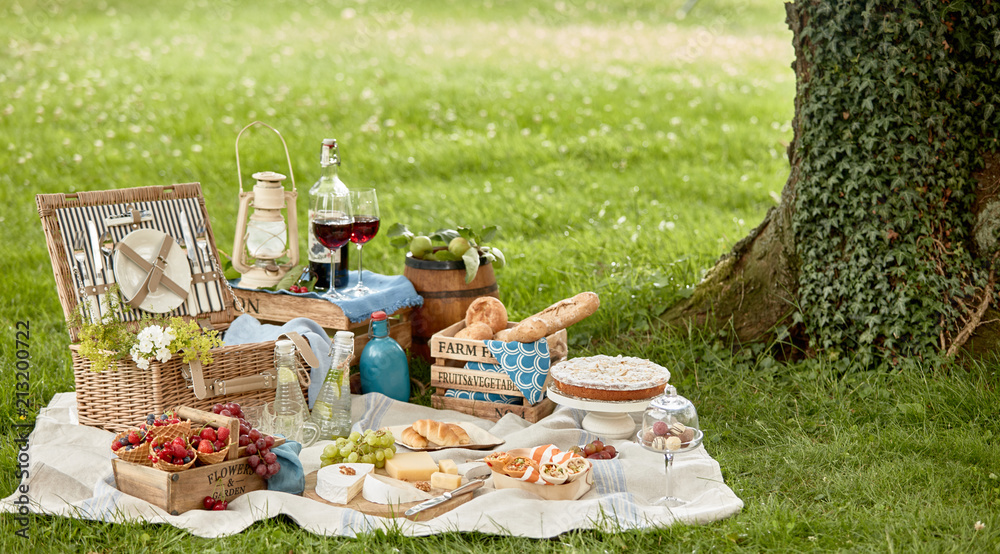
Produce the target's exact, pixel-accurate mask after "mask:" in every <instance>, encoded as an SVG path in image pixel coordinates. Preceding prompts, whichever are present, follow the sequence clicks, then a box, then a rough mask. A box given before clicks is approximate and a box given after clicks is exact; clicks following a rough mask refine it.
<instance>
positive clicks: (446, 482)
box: [431, 471, 462, 490]
mask: <svg viewBox="0 0 1000 554" xmlns="http://www.w3.org/2000/svg"><path fill="white" fill-rule="evenodd" d="M461 485H462V476H461V475H457V474H452V473H441V472H440V471H436V472H434V473H432V474H431V488H432V489H447V490H452V489H457V488H458V487H460V486H461Z"/></svg>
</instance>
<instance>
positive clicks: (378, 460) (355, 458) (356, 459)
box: [320, 429, 396, 468]
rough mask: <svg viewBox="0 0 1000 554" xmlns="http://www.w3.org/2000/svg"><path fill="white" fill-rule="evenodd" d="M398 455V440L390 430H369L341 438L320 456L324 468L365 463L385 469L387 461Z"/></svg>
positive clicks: (328, 446) (327, 447)
mask: <svg viewBox="0 0 1000 554" xmlns="http://www.w3.org/2000/svg"><path fill="white" fill-rule="evenodd" d="M395 455H396V439H395V437H393V436H392V433H391V432H389V430H388V429H378V430H374V429H368V430H367V431H365V432H364V434H361V433H359V432H357V431H354V432H353V433H351V434H350V436H348V437H347V438H344V437H340V438H338V439H337V440H336V441H334V443H333V444H328V445H327V446H326V448H324V449H323V454H322V455H320V462H321V466H322V467H326V466H328V465H331V464H342V463H345V462H346V463H351V464H353V463H363V464H374V465H375V467H378V468H381V467H385V461H386V460H391V459H392V457H393V456H395Z"/></svg>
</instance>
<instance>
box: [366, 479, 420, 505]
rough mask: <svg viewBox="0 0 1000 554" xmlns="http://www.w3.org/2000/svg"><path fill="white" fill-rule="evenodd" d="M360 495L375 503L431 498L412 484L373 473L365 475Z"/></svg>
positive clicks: (401, 502)
mask: <svg viewBox="0 0 1000 554" xmlns="http://www.w3.org/2000/svg"><path fill="white" fill-rule="evenodd" d="M361 495H362V496H363V497H364V499H365V500H367V501H369V502H374V503H375V504H405V503H407V502H419V501H422V500H429V499H431V498H433V496H431V495H430V494H427V493H426V492H424V491H422V490H419V489H418V488H416V487H414V486H413V485H410V484H408V483H404V482H402V481H400V480H398V479H393V478H391V477H383V476H381V475H376V474H375V473H369V474H368V475H366V476H365V484H364V486H363V487H362V488H361Z"/></svg>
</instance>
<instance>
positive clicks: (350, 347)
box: [312, 331, 354, 440]
mask: <svg viewBox="0 0 1000 554" xmlns="http://www.w3.org/2000/svg"><path fill="white" fill-rule="evenodd" d="M330 358H331V362H330V370H329V371H327V372H326V379H324V380H323V386H322V387H320V389H319V394H317V395H316V402H314V403H313V410H312V422H313V423H314V424H316V426H317V427H319V439H320V440H328V439H332V438H337V437H347V436H348V435H350V434H351V379H350V376H351V359H353V358H354V333H352V332H350V331H337V334H336V335H334V337H333V344H332V345H331V351H330Z"/></svg>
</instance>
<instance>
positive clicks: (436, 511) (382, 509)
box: [302, 469, 474, 521]
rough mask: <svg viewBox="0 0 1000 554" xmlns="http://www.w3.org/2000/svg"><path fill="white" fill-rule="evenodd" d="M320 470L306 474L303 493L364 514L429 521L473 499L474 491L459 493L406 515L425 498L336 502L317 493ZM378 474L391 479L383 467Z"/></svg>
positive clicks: (438, 492) (359, 498)
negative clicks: (389, 502)
mask: <svg viewBox="0 0 1000 554" xmlns="http://www.w3.org/2000/svg"><path fill="white" fill-rule="evenodd" d="M317 473H319V472H318V471H313V472H312V473H310V474H308V475H306V488H305V492H304V493H303V494H302V495H303V496H305V497H306V498H309V499H311V500H315V501H316V502H322V503H323V504H327V505H330V506H336V507H338V508H348V509H351V510H356V511H358V512H361V513H363V514H368V515H372V516H378V517H385V518H406V519H409V520H412V521H427V520H429V519H433V518H435V517H437V516H439V515H441V514H444V513H447V512H450V511H451V510H454V509H455V508H457V507H458V506H461V505H462V504H465V503H466V502H468V501H469V500H472V497H473V492H474V491H471V490H470V491H468V492H466V493H465V494H459V495H456V496H455V497H453V498H451V499H449V500H446V501H444V502H442V503H441V504H438V505H437V506H434V507H431V508H428V509H426V510H423V511H421V512H419V513H416V514H413V515H412V516H407V515H404V512H406V510H408V509H410V508H413V507H414V506H416V505H418V504H420V503H421V502H423V500H416V501H413V502H402V503H399V504H377V503H375V502H370V501H368V500H365V498H364V496H362V495H360V494H359V495H357V496H355V497H354V498H353V499H352V500H351V501H350V502H348V503H347V504H335V503H333V502H329V501H327V500H325V499H323V497H321V496H320V495H319V494H317V493H316V474H317ZM374 473H375V474H376V475H379V476H383V477H384V478H385V479H390V478H389V477H388V474H387V473H386V472H385V470H383V469H376V470H375V472H374ZM400 483H406V482H405V481H400ZM406 484H407V485H408V486H413V485H412V484H410V483H406ZM446 492H448V490H447V489H439V488H432V489H430V491H428V494H429V495H430V496H438V495H441V494H444V493H446Z"/></svg>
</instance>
